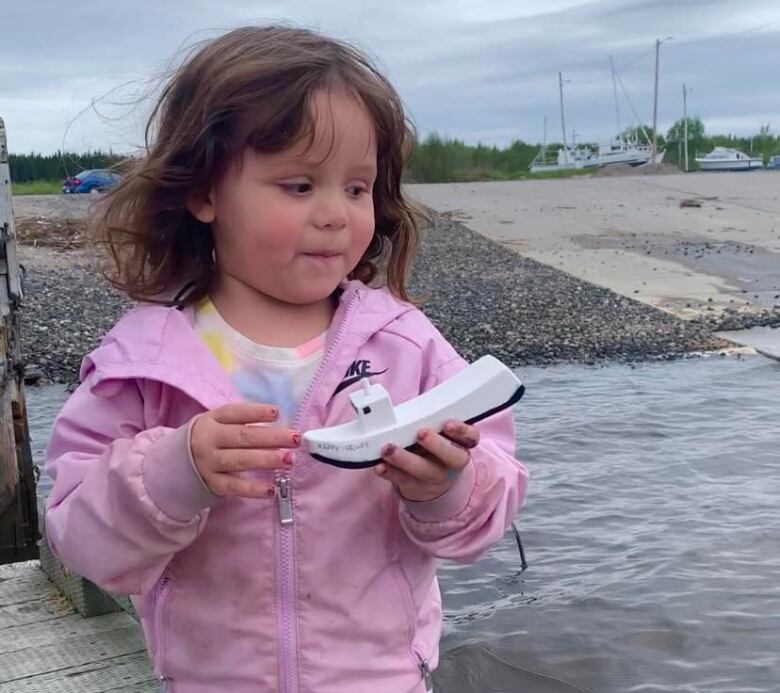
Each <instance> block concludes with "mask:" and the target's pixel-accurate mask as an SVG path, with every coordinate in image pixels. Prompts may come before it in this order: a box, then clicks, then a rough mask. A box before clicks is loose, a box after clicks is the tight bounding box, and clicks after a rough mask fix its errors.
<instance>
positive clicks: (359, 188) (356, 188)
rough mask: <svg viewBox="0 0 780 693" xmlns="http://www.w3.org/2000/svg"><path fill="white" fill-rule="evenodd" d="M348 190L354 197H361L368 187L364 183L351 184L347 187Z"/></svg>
mask: <svg viewBox="0 0 780 693" xmlns="http://www.w3.org/2000/svg"><path fill="white" fill-rule="evenodd" d="M347 192H348V193H349V194H350V195H352V197H360V196H361V195H362V194H363V193H367V192H368V189H367V188H366V187H365V186H363V185H350V186H349V187H348V188H347Z"/></svg>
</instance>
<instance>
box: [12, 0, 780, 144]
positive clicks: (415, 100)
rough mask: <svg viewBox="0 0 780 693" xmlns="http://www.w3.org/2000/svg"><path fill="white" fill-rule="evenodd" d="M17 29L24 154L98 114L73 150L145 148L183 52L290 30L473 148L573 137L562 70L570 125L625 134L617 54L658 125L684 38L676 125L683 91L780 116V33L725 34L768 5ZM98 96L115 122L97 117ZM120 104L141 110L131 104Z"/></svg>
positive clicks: (423, 3) (286, 10)
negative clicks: (232, 35)
mask: <svg viewBox="0 0 780 693" xmlns="http://www.w3.org/2000/svg"><path fill="white" fill-rule="evenodd" d="M28 5H30V3H28ZM485 8H487V9H485ZM1 17H2V20H3V22H4V24H5V25H6V26H9V27H11V30H10V31H8V32H7V34H8V40H7V41H6V43H5V44H3V45H2V46H0V115H3V116H4V117H6V120H7V121H8V127H9V131H10V132H11V136H12V141H13V142H15V143H16V144H15V145H14V147H13V149H14V151H25V150H30V149H36V150H39V151H51V150H54V149H56V148H58V147H59V146H60V144H61V142H62V136H63V134H64V131H65V128H66V127H67V124H68V123H69V122H70V121H71V120H72V119H73V118H74V116H76V114H78V113H79V112H80V111H82V109H85V107H86V110H85V112H84V113H83V114H82V115H80V116H79V117H78V118H76V122H75V123H73V125H72V126H71V128H70V129H69V130H68V137H67V138H66V146H68V147H70V146H73V147H74V148H88V147H90V146H93V147H107V146H114V147H117V148H126V147H128V146H131V145H132V144H134V143H138V142H139V141H140V132H141V129H140V125H141V122H142V120H143V114H144V113H145V112H146V110H147V106H148V104H147V103H146V102H145V101H144V100H143V98H142V97H143V95H144V94H147V93H148V92H149V90H150V88H151V86H152V85H153V84H154V79H155V76H158V75H160V74H162V72H163V71H164V69H165V67H166V65H167V61H168V59H169V58H170V56H171V55H173V54H174V53H175V52H176V51H177V50H180V49H181V48H182V46H184V45H187V44H190V43H192V42H194V41H196V40H198V39H203V38H207V37H210V36H213V35H215V34H217V33H219V32H220V31H221V30H224V29H227V28H230V27H232V26H237V25H239V24H241V23H260V22H268V21H280V20H288V21H291V22H294V23H298V24H302V25H304V26H309V27H311V28H315V29H320V30H322V31H325V32H327V33H331V34H334V35H336V36H339V37H341V38H345V39H347V40H350V41H352V42H355V43H357V44H358V45H359V46H361V47H362V48H364V49H367V50H368V51H369V52H370V53H372V54H373V55H375V56H376V58H377V60H378V62H379V63H380V65H381V66H382V67H383V68H384V69H385V70H386V71H387V72H388V74H389V76H390V78H391V79H392V80H393V82H394V83H395V84H396V86H397V88H398V89H399V91H400V92H401V95H402V97H403V98H404V101H405V103H406V104H407V106H408V108H409V110H410V113H411V115H412V117H413V119H414V121H415V122H416V124H417V126H418V128H419V130H420V132H421V134H423V135H425V134H426V133H428V132H431V131H434V130H436V131H439V132H440V133H443V134H446V135H449V136H454V137H459V138H461V139H465V140H466V141H477V140H483V141H486V142H489V143H496V144H506V143H508V142H509V141H511V140H512V139H515V138H522V139H525V140H530V141H538V140H539V139H541V136H542V120H543V117H544V115H545V114H547V115H548V116H549V130H550V133H551V136H552V133H555V132H557V130H558V128H559V125H558V124H557V123H558V120H557V119H558V91H557V72H558V70H562V71H563V72H564V75H565V77H566V78H567V79H568V80H570V83H567V84H566V87H565V96H566V108H567V125H570V127H573V128H576V129H577V131H578V132H579V133H580V136H581V137H583V138H587V139H603V138H605V137H608V136H609V135H610V134H612V130H614V107H613V97H612V82H611V78H610V73H609V63H608V57H609V55H610V54H614V55H615V61H616V64H617V66H618V70H619V72H620V75H621V78H622V80H623V83H624V84H625V86H626V88H627V89H628V91H629V93H630V96H631V99H632V101H633V102H634V104H635V105H636V107H637V109H638V110H639V112H640V117H641V118H642V120H644V121H649V120H650V117H651V98H652V67H653V55H652V49H653V42H654V40H655V38H656V37H661V38H662V37H664V36H666V35H669V34H673V35H674V36H675V39H674V40H673V41H671V42H669V43H665V44H664V46H663V48H662V53H661V57H662V62H661V66H662V73H661V74H662V82H661V92H660V96H661V102H660V103H661V108H660V125H661V126H662V128H664V129H665V128H666V127H668V126H669V125H671V123H672V122H673V121H674V120H675V119H676V118H677V117H679V116H680V115H681V113H680V111H681V99H680V89H681V85H682V82H683V81H685V82H686V83H688V84H689V85H690V86H691V87H693V89H694V91H693V94H692V95H691V110H692V112H694V113H698V114H700V115H702V117H703V118H704V119H705V124H706V123H707V119H708V118H710V119H712V122H713V123H715V124H716V125H717V126H718V129H723V128H728V129H733V130H734V131H735V132H747V131H753V130H757V128H758V127H759V125H760V124H761V122H762V121H765V120H766V119H767V116H770V115H772V114H774V113H777V112H778V111H780V90H778V88H777V87H778V81H780V78H779V77H778V76H777V71H776V70H775V68H774V66H775V65H776V64H777V62H778V57H780V55H779V52H778V48H777V45H778V33H780V21H778V22H777V23H776V24H774V25H772V26H770V27H767V28H766V29H765V30H762V31H758V32H752V33H747V34H743V35H738V36H727V37H725V38H722V39H713V38H711V37H712V36H717V35H722V34H730V33H733V32H738V31H740V30H741V29H747V28H750V27H754V26H757V25H759V24H762V23H765V22H768V21H772V20H780V8H777V9H775V10H773V9H772V8H771V7H769V8H767V5H766V3H765V2H763V1H762V0H743V2H740V3H734V2H733V0H593V1H591V2H583V1H582V0H580V1H577V0H548V1H547V2H531V1H525V2H522V3H518V2H513V1H511V0H494V2H491V3H490V5H489V6H487V5H485V4H484V3H475V2H472V1H471V0H450V1H449V2H448V1H446V0H419V1H418V2H413V1H412V0H406V1H404V2H400V3H397V4H390V3H386V2H381V1H380V0H366V1H365V2H363V3H361V4H356V3H346V2H344V1H343V0H310V1H309V2H308V3H307V4H306V6H305V8H304V7H303V6H302V5H301V4H299V3H292V2H289V0H275V1H274V2H265V3H262V4H259V3H257V2H252V1H250V0H226V1H225V2H221V3H213V2H208V1H207V0H195V1H190V2H185V1H184V0H171V1H169V2H165V3H163V2H159V1H157V2H152V1H151V0H142V1H141V2H134V3H92V4H91V5H90V6H89V7H87V6H85V5H80V4H78V3H76V4H73V3H62V2H61V0H60V1H58V2H51V1H50V0H39V1H38V2H36V3H35V5H34V6H33V7H25V6H21V5H20V4H18V3H16V4H15V5H14V7H13V8H11V9H9V10H3V12H2V15H1ZM6 23H7V24H6ZM107 94H109V95H108V96H107ZM93 99H97V100H98V110H99V111H100V115H98V114H96V113H94V112H93V111H92V110H91V109H90V108H89V103H90V101H91V100H93ZM133 99H136V100H137V101H138V107H135V105H134V101H133ZM621 100H622V103H621V113H622V114H623V119H624V123H625V124H630V122H631V121H632V120H633V117H632V116H631V112H630V109H629V107H628V104H627V103H626V102H625V100H624V99H621ZM116 101H120V102H121V101H124V102H127V103H129V105H124V106H122V107H121V108H116V107H114V106H113V105H112V104H113V103H115V102H116ZM776 120H778V121H779V122H780V118H777V119H776ZM752 122H755V126H751V125H750V123H752Z"/></svg>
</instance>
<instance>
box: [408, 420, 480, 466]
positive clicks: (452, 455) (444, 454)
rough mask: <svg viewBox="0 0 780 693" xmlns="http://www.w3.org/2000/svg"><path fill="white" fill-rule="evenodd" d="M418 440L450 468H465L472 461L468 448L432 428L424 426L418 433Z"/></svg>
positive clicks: (422, 446)
mask: <svg viewBox="0 0 780 693" xmlns="http://www.w3.org/2000/svg"><path fill="white" fill-rule="evenodd" d="M417 441H418V442H417V444H418V445H419V446H420V447H421V448H423V449H424V450H426V451H428V452H429V453H430V454H431V455H433V456H434V457H435V458H436V459H437V460H439V461H440V462H441V463H442V464H444V465H446V466H447V467H449V468H450V469H463V468H464V467H465V466H466V465H467V464H468V463H469V462H470V461H471V456H470V455H469V451H468V450H466V449H465V448H463V447H462V446H460V445H458V444H457V443H453V442H452V441H450V440H447V439H446V438H445V437H444V436H442V435H439V434H438V433H435V432H434V431H433V430H432V429H430V428H423V429H422V430H421V431H420V432H419V433H418V434H417Z"/></svg>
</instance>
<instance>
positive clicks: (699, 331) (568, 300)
mask: <svg viewBox="0 0 780 693" xmlns="http://www.w3.org/2000/svg"><path fill="white" fill-rule="evenodd" d="M75 221H76V222H79V221H81V220H75ZM19 222H20V223H19V224H18V226H20V228H25V227H26V228H29V227H30V222H29V221H28V222H25V221H24V219H20V220H19ZM73 223H74V219H70V220H69V221H68V222H67V224H66V223H64V222H63V228H64V229H65V230H66V231H65V232H66V233H67V234H68V238H72V237H73V234H74V230H73V229H74V227H73ZM81 223H83V221H81ZM36 224H39V222H36ZM20 235H21V236H22V242H23V245H22V250H21V256H22V262H23V264H24V265H25V269H26V279H25V304H24V308H23V312H22V326H23V349H24V352H25V358H26V362H27V364H28V371H29V373H30V376H31V378H30V379H31V380H39V381H40V382H64V383H71V382H74V381H75V380H76V379H77V377H78V368H79V364H80V362H81V359H82V358H83V356H84V354H86V353H87V352H88V351H89V350H91V349H92V348H94V346H95V345H96V344H97V343H98V342H99V340H100V338H101V336H102V335H103V334H104V333H105V332H106V330H107V329H109V328H110V327H111V325H112V324H113V323H114V322H115V321H116V319H117V318H118V317H119V315H120V314H121V313H122V312H123V311H124V310H126V309H127V308H128V307H129V306H130V305H131V303H130V302H129V301H128V300H127V299H126V298H125V297H123V296H122V295H120V294H119V293H118V292H116V291H115V290H114V289H113V288H112V287H110V286H109V285H108V284H107V282H106V281H105V280H104V279H103V278H102V276H101V275H100V273H99V270H98V266H97V262H96V260H95V258H94V256H93V255H92V254H91V253H90V252H89V251H88V250H87V249H84V248H83V247H78V248H73V247H71V244H69V243H66V244H65V245H64V246H63V244H62V243H61V242H59V243H58V242H55V241H56V239H52V242H51V243H48V244H47V243H46V242H45V240H44V239H42V238H41V237H40V236H41V234H37V235H34V237H31V236H29V235H28V237H27V238H25V237H24V234H20ZM33 244H35V245H33ZM63 247H64V249H63ZM412 290H413V291H414V292H415V295H418V296H420V297H422V298H423V299H424V302H423V304H422V308H423V310H424V311H425V312H426V314H427V315H428V316H429V317H430V318H431V320H432V321H433V322H434V323H435V324H436V325H437V326H438V327H439V329H440V330H441V331H442V332H443V334H444V335H445V336H446V337H447V338H448V339H449V340H450V341H451V342H452V343H453V344H454V345H455V347H456V348H457V349H458V350H459V351H460V352H461V353H462V354H463V355H464V357H465V358H467V359H469V360H473V359H475V358H478V357H479V356H481V355H483V354H486V353H491V354H494V355H495V356H497V357H498V358H500V359H502V360H504V361H505V362H506V363H508V364H510V365H512V366H527V365H547V364H553V363H561V362H584V363H595V362H599V361H602V360H615V359H617V360H641V359H647V358H659V357H663V358H672V357H677V356H681V355H684V354H688V353H691V352H700V351H707V350H713V349H718V348H723V347H725V346H728V343H727V342H725V341H724V340H721V339H718V338H716V337H714V336H713V328H715V327H721V326H720V325H714V324H706V323H704V322H690V321H684V320H681V319H679V318H676V317H674V316H672V315H670V314H668V313H664V312H662V311H659V310H656V309H655V308H652V307H650V306H647V305H645V304H643V303H640V302H637V301H633V300H631V299H629V298H625V297H623V296H620V295H618V294H616V293H614V292H612V291H610V290H608V289H604V288H601V287H598V286H595V285H593V284H590V283H587V282H583V281H581V280H579V279H576V278H575V277H572V276H571V275H569V274H566V273H564V272H561V271H559V270H556V269H554V268H552V267H549V266H547V265H544V264H541V263H539V262H536V261H534V260H531V259H529V258H526V257H523V256H520V255H518V254H516V253H513V252H511V251H509V250H507V249H505V248H503V247H501V246H499V245H498V244H496V243H493V242H492V241H489V240H487V239H485V238H484V237H482V236H480V235H479V234H476V233H474V232H473V231H471V230H469V229H468V228H466V227H465V226H463V225H462V224H460V223H458V222H456V221H453V220H451V219H446V218H443V217H438V216H437V217H434V218H433V222H432V224H431V225H430V226H428V227H427V228H426V229H425V230H424V236H423V244H422V247H421V252H420V255H419V257H418V260H417V262H416V265H415V269H414V272H413V277H412ZM760 319H761V317H760V316H752V317H751V316H731V317H730V321H729V323H728V324H729V326H732V325H734V324H735V322H736V323H738V324H739V326H740V327H747V326H751V325H754V324H761V322H760Z"/></svg>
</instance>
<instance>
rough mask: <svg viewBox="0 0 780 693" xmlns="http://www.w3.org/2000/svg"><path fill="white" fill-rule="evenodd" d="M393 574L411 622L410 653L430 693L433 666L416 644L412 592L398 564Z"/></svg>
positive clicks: (394, 567) (395, 564) (394, 566)
mask: <svg viewBox="0 0 780 693" xmlns="http://www.w3.org/2000/svg"><path fill="white" fill-rule="evenodd" d="M393 572H394V573H395V574H396V576H397V580H398V582H399V588H400V590H401V595H402V597H403V600H404V607H405V609H406V618H407V620H408V621H409V639H410V641H411V642H410V645H409V651H410V653H411V654H412V656H413V658H414V659H415V660H416V661H417V668H418V669H419V670H420V677H421V678H422V680H423V681H424V682H425V690H426V691H430V690H432V689H433V679H432V676H431V666H430V664H429V662H428V659H427V658H426V656H425V654H423V652H422V650H421V649H420V647H419V646H417V645H415V644H414V632H415V618H416V616H417V614H416V612H415V610H414V602H413V600H412V591H411V588H410V587H409V583H408V582H407V580H406V576H405V575H404V572H403V570H401V566H400V565H399V564H398V563H394V564H393Z"/></svg>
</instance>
